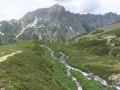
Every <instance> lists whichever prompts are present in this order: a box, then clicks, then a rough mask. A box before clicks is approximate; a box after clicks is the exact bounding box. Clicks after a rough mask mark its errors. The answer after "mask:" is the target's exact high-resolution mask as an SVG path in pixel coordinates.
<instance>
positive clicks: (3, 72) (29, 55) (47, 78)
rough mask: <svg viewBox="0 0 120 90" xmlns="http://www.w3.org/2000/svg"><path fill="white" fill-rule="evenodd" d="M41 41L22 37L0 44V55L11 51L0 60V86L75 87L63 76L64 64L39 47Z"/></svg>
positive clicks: (67, 89)
mask: <svg viewBox="0 0 120 90" xmlns="http://www.w3.org/2000/svg"><path fill="white" fill-rule="evenodd" d="M42 43H43V42H42V41H22V42H17V43H15V44H10V45H5V46H1V47H0V51H1V52H0V55H1V57H2V56H5V55H11V53H13V52H16V51H18V50H20V51H22V52H20V53H18V54H15V55H13V56H12V55H11V56H10V57H8V58H7V59H6V60H5V61H3V62H0V68H1V69H0V89H1V90H3V89H6V90H8V89H9V90H18V89H20V90H23V89H24V90H27V89H29V90H30V89H32V90H33V89H35V90H40V89H41V90H58V89H59V90H76V86H75V84H74V83H73V82H72V80H71V79H70V78H68V77H66V76H65V70H64V66H63V65H62V64H60V63H59V62H58V61H56V60H53V59H52V58H50V56H49V51H48V50H47V49H46V48H43V47H41V46H40V45H41V44H42Z"/></svg>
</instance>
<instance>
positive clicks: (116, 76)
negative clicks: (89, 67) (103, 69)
mask: <svg viewBox="0 0 120 90" xmlns="http://www.w3.org/2000/svg"><path fill="white" fill-rule="evenodd" d="M109 79H110V80H113V81H115V83H116V84H118V85H120V73H119V74H113V75H111V76H110V77H109Z"/></svg>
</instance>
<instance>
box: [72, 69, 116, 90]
mask: <svg viewBox="0 0 120 90" xmlns="http://www.w3.org/2000/svg"><path fill="white" fill-rule="evenodd" d="M70 72H71V73H72V75H73V76H75V77H76V78H77V80H78V81H79V82H80V83H81V86H82V88H83V89H84V90H114V89H113V88H109V87H106V86H104V85H102V84H100V83H98V82H97V81H94V80H88V79H87V78H85V77H84V76H83V75H82V74H81V73H80V72H77V71H74V70H71V71H70Z"/></svg>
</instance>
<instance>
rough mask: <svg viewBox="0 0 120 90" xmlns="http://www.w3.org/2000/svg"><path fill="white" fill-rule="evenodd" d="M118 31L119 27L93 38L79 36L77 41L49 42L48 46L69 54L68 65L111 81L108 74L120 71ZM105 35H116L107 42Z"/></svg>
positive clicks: (119, 36) (119, 35)
mask: <svg viewBox="0 0 120 90" xmlns="http://www.w3.org/2000/svg"><path fill="white" fill-rule="evenodd" d="M119 31H120V29H116V30H112V31H109V32H106V33H102V34H101V35H98V36H96V37H93V38H81V39H79V40H78V41H77V42H76V40H75V39H76V38H74V39H72V40H69V41H67V42H65V43H51V44H49V46H50V47H51V48H52V49H53V50H55V51H62V52H64V53H65V54H67V55H69V56H70V57H69V59H68V60H67V62H68V63H69V64H70V65H72V66H74V67H77V68H79V69H81V70H83V71H86V72H93V73H95V74H97V75H99V76H100V77H101V78H103V79H105V80H107V81H111V80H109V79H108V77H109V76H111V75H112V74H114V73H120V58H119V57H117V56H119V54H120V53H119V51H120V44H119V38H120V34H119ZM86 35H87V34H86ZM106 35H107V36H109V35H116V37H115V38H113V39H111V41H110V43H109V44H107V43H108V39H105V38H103V36H106ZM77 38H78V37H77ZM111 44H114V45H115V46H111Z"/></svg>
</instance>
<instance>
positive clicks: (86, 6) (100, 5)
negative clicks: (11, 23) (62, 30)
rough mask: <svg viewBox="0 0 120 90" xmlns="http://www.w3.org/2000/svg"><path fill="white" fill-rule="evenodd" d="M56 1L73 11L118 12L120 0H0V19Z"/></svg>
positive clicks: (21, 14)
mask: <svg viewBox="0 0 120 90" xmlns="http://www.w3.org/2000/svg"><path fill="white" fill-rule="evenodd" d="M56 3H59V4H61V5H63V6H64V7H65V8H66V10H69V11H71V12H74V13H95V14H100V13H101V14H104V13H107V12H116V13H118V14H120V5H119V4H120V0H0V21H1V20H10V19H20V18H21V17H23V16H24V15H25V14H26V13H27V12H30V11H33V10H35V9H38V8H46V7H50V6H52V5H54V4H56Z"/></svg>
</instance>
